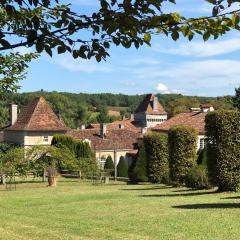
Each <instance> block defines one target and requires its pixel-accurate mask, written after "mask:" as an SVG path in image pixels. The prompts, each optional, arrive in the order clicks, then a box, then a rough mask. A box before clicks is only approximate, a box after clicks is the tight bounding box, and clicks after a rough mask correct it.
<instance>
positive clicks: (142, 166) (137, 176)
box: [131, 144, 148, 182]
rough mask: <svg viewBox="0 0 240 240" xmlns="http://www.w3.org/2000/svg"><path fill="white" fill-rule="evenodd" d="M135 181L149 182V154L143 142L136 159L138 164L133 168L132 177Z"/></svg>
mask: <svg viewBox="0 0 240 240" xmlns="http://www.w3.org/2000/svg"><path fill="white" fill-rule="evenodd" d="M131 180H132V181H133V182H147V181H148V172H147V155H146V149H145V145H144V144H141V145H140V147H139V152H138V156H137V160H136V164H135V167H134V170H133V175H132V179H131Z"/></svg>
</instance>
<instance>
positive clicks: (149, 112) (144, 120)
mask: <svg viewBox="0 0 240 240" xmlns="http://www.w3.org/2000/svg"><path fill="white" fill-rule="evenodd" d="M166 120H167V112H166V111H165V110H164V108H163V106H162V105H161V104H160V103H159V101H158V98H157V97H156V96H154V95H153V94H147V95H146V97H145V98H144V99H143V101H142V102H141V103H140V105H139V106H138V108H137V109H136V111H135V113H134V121H135V123H136V125H138V126H139V127H143V128H144V127H146V128H150V127H155V126H156V125H158V124H161V123H163V122H165V121H166Z"/></svg>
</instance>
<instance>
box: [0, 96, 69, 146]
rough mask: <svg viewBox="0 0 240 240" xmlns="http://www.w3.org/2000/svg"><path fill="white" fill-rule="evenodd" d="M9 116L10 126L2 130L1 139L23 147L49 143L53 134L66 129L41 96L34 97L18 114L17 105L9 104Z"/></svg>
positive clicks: (63, 131) (64, 131)
mask: <svg viewBox="0 0 240 240" xmlns="http://www.w3.org/2000/svg"><path fill="white" fill-rule="evenodd" d="M10 116H11V121H10V126H9V127H7V128H5V129H4V130H3V139H4V141H5V142H7V143H15V144H18V145H20V146H23V147H29V146H36V145H43V146H44V145H50V144H51V141H52V138H53V136H54V135H55V134H60V133H63V134H64V133H66V132H67V130H68V128H67V127H66V126H65V124H64V123H63V121H61V119H59V118H58V116H57V115H56V114H55V113H54V112H53V110H52V109H51V108H50V107H49V105H48V104H47V102H46V101H45V99H44V98H43V97H38V98H35V99H34V100H33V101H32V102H30V103H29V104H28V105H27V106H26V107H25V108H24V109H23V110H22V111H21V112H20V113H19V114H18V107H17V105H11V111H10Z"/></svg>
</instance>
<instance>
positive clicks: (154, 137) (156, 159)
mask: <svg viewBox="0 0 240 240" xmlns="http://www.w3.org/2000/svg"><path fill="white" fill-rule="evenodd" d="M144 145H145V149H146V155H147V163H148V164H147V165H148V178H149V181H151V182H153V183H158V182H161V183H166V182H168V179H169V163H168V140H167V135H163V134H159V133H152V134H149V135H147V136H146V137H144Z"/></svg>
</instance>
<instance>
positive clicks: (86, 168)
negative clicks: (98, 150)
mask: <svg viewBox="0 0 240 240" xmlns="http://www.w3.org/2000/svg"><path fill="white" fill-rule="evenodd" d="M78 167H79V169H80V170H81V175H82V177H83V178H87V177H91V176H95V175H96V174H98V172H99V167H98V164H97V161H96V159H95V158H79V159H78Z"/></svg>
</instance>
